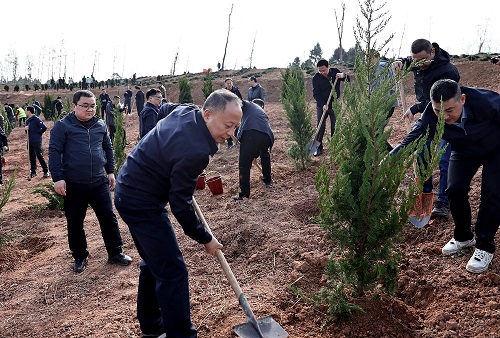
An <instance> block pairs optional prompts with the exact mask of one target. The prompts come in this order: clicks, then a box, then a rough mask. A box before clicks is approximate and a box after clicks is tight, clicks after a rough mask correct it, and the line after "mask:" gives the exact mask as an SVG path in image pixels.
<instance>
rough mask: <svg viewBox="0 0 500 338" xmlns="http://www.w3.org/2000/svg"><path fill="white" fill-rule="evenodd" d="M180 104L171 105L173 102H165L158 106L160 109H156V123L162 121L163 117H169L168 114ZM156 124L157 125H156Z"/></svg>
mask: <svg viewBox="0 0 500 338" xmlns="http://www.w3.org/2000/svg"><path fill="white" fill-rule="evenodd" d="M180 105H181V103H173V102H167V103H164V104H162V105H161V106H160V109H158V122H159V121H160V120H161V119H164V118H165V117H167V116H168V115H170V113H171V112H172V111H173V110H174V109H175V108H177V107H178V106H180ZM158 122H157V123H158Z"/></svg>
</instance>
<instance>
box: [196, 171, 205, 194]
mask: <svg viewBox="0 0 500 338" xmlns="http://www.w3.org/2000/svg"><path fill="white" fill-rule="evenodd" d="M205 177H206V175H205V174H200V175H199V176H198V182H196V188H195V189H196V190H201V189H205Z"/></svg>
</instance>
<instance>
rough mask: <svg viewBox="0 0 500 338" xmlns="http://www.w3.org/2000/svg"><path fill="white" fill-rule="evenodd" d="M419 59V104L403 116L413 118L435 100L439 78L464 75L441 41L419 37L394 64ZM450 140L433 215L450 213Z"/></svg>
mask: <svg viewBox="0 0 500 338" xmlns="http://www.w3.org/2000/svg"><path fill="white" fill-rule="evenodd" d="M415 61H416V62H417V63H416V66H415V67H413V68H412V71H413V78H414V87H415V96H416V98H417V101H418V102H417V103H415V104H414V105H412V106H411V107H410V108H409V109H408V110H407V111H406V112H405V113H404V114H403V118H410V120H411V117H412V116H413V115H415V114H416V113H422V112H423V111H424V109H425V107H426V106H427V105H428V103H429V102H430V101H431V99H430V96H429V93H430V89H431V86H432V85H433V84H434V83H435V82H436V81H438V80H443V79H451V80H453V81H456V82H459V81H460V75H459V73H458V69H457V67H455V66H454V65H453V64H452V63H451V62H450V55H449V54H448V52H446V51H445V50H443V49H441V48H440V47H439V45H438V44H437V43H435V42H434V43H432V44H431V42H430V41H429V40H426V39H417V40H415V41H413V43H412V45H411V56H408V57H406V58H401V59H398V60H397V61H394V62H393V67H394V68H396V69H401V67H406V68H408V67H410V66H411V65H412V63H413V62H415ZM447 145H448V144H447V142H446V141H442V142H441V145H440V149H442V148H444V147H447V148H446V150H445V152H444V153H443V155H442V156H441V159H440V161H439V192H438V199H437V201H436V204H435V206H434V209H433V210H432V215H433V216H448V213H449V210H450V205H449V202H448V195H447V194H446V183H447V180H448V178H447V177H448V165H449V161H450V154H451V149H450V147H449V146H447ZM423 192H424V193H431V192H432V177H430V178H429V179H428V180H427V181H425V183H424V190H423Z"/></svg>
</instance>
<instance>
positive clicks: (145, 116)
mask: <svg viewBox="0 0 500 338" xmlns="http://www.w3.org/2000/svg"><path fill="white" fill-rule="evenodd" d="M157 121H158V108H157V107H156V106H155V105H154V104H152V103H150V102H148V103H146V106H145V107H144V108H143V109H142V111H141V112H140V113H139V137H140V138H143V137H144V136H146V134H147V133H148V132H149V131H150V130H151V129H153V128H154V127H155V126H156V122H157Z"/></svg>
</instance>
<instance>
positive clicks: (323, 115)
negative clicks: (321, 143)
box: [313, 77, 339, 141]
mask: <svg viewBox="0 0 500 338" xmlns="http://www.w3.org/2000/svg"><path fill="white" fill-rule="evenodd" d="M338 79H339V78H338V77H335V81H334V82H333V85H332V90H331V91H330V95H329V96H328V100H327V101H326V110H325V111H324V112H323V114H322V115H321V119H320V120H319V123H318V126H317V127H316V134H314V138H313V140H316V138H317V137H318V134H319V130H320V128H321V126H322V125H323V121H324V120H325V116H326V112H327V111H328V106H329V105H330V101H331V100H332V96H333V93H334V92H335V85H336V84H337V80H338ZM316 141H317V140H316Z"/></svg>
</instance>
